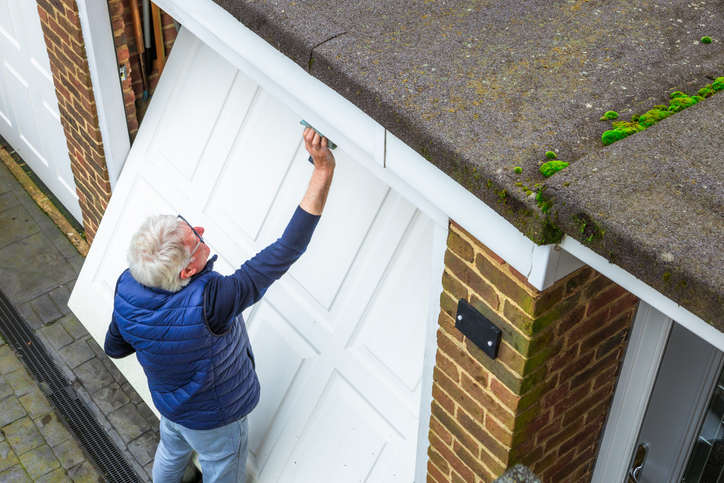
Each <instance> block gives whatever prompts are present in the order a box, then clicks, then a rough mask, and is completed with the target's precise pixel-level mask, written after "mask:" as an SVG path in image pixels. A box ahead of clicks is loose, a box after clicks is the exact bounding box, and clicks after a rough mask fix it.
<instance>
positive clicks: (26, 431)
mask: <svg viewBox="0 0 724 483" xmlns="http://www.w3.org/2000/svg"><path fill="white" fill-rule="evenodd" d="M3 432H4V433H5V438H6V439H7V442H8V443H9V444H10V446H11V447H12V449H13V451H14V452H15V454H17V455H23V454H25V453H27V452H28V451H30V450H33V449H35V448H38V447H40V446H42V445H43V444H45V439H44V438H43V436H42V435H41V434H40V431H38V428H37V427H36V426H35V423H33V420H32V419H30V418H29V417H25V418H22V419H19V420H17V421H15V422H14V423H12V424H9V425H7V426H5V427H4V428H3Z"/></svg>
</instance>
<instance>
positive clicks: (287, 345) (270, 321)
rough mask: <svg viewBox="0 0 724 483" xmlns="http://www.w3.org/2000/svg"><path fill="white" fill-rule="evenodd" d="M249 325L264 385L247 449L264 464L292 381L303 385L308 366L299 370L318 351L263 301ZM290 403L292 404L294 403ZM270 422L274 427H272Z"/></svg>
mask: <svg viewBox="0 0 724 483" xmlns="http://www.w3.org/2000/svg"><path fill="white" fill-rule="evenodd" d="M248 325H249V336H250V338H251V341H252V346H253V347H254V354H255V357H256V367H257V374H258V376H259V381H260V383H261V385H262V387H264V388H265V389H264V390H263V391H262V393H261V399H260V400H259V406H258V411H255V412H254V418H252V420H251V421H250V424H251V428H252V430H251V434H252V437H251V438H250V442H249V449H250V451H251V452H252V453H254V454H255V455H256V456H257V458H258V459H259V462H258V464H261V465H263V464H264V463H265V462H266V457H268V450H269V448H270V447H271V446H273V438H274V436H275V434H276V435H278V433H279V429H281V427H283V425H284V423H285V422H286V418H285V415H284V414H281V413H282V411H280V408H281V406H282V404H283V403H285V402H287V401H288V399H289V397H291V398H293V397H294V395H293V394H292V395H291V396H290V392H291V388H292V385H294V384H297V385H299V386H304V382H305V379H306V378H307V377H308V376H309V370H302V367H303V365H306V366H309V365H310V363H312V362H313V361H314V358H316V357H317V356H318V355H319V351H318V350H317V349H316V348H315V347H314V346H313V345H312V344H311V343H310V342H309V341H308V340H307V339H306V338H305V337H304V336H303V335H302V334H300V333H299V332H298V331H297V330H296V329H295V328H294V327H293V325H292V324H290V323H289V321H288V320H286V319H285V318H284V317H283V316H282V315H281V314H280V313H279V312H278V311H276V310H275V309H274V307H272V306H271V305H270V304H269V303H267V302H265V301H262V302H260V303H259V304H258V308H257V309H256V310H255V312H254V315H253V317H252V319H250V320H249V323H248ZM289 405H291V406H293V403H291V404H289ZM273 424H274V425H276V426H277V427H276V428H274V427H273ZM275 429H276V431H275ZM262 446H265V447H266V448H262ZM260 449H261V451H260ZM264 449H266V450H267V451H266V452H265V451H264Z"/></svg>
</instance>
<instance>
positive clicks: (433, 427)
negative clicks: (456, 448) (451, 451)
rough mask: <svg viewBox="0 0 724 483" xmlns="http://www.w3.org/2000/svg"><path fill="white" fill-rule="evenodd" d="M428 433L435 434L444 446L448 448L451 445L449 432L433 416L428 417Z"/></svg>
mask: <svg viewBox="0 0 724 483" xmlns="http://www.w3.org/2000/svg"><path fill="white" fill-rule="evenodd" d="M433 404H434V403H433ZM430 431H432V432H433V433H435V434H437V436H438V437H439V438H440V439H441V440H442V441H443V442H444V443H445V444H446V445H448V446H450V445H451V444H452V434H450V431H448V430H447V429H446V428H445V426H443V425H442V423H441V422H440V421H438V420H437V418H436V417H435V416H431V417H430Z"/></svg>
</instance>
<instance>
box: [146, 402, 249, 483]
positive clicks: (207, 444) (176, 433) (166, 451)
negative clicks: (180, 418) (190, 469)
mask: <svg viewBox="0 0 724 483" xmlns="http://www.w3.org/2000/svg"><path fill="white" fill-rule="evenodd" d="M160 432H161V441H160V442H159V444H158V449H156V459H155V460H154V462H153V483H179V482H180V481H181V478H182V477H183V474H184V470H185V469H186V465H187V464H188V462H189V459H190V458H191V453H192V451H196V452H197V453H198V454H199V462H200V463H201V471H202V472H203V474H204V483H244V482H245V481H246V454H247V452H248V450H249V423H248V422H247V420H246V418H242V419H240V420H238V421H234V422H233V423H231V424H227V425H226V426H222V427H220V428H216V429H207V430H196V429H188V428H186V427H184V426H181V425H180V424H177V423H174V422H172V421H169V420H168V419H166V418H164V417H163V416H161V431H160Z"/></svg>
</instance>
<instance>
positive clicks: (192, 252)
mask: <svg viewBox="0 0 724 483" xmlns="http://www.w3.org/2000/svg"><path fill="white" fill-rule="evenodd" d="M178 217H179V218H181V221H183V222H184V223H186V224H187V225H188V226H189V228H191V231H192V232H194V235H196V238H198V239H199V242H198V243H197V244H196V247H195V248H194V249H193V250H192V251H191V256H192V257H193V256H194V253H196V250H198V249H199V247H200V246H201V244H202V243H203V244H204V245H205V244H206V242H204V239H203V238H201V235H199V234H198V232H197V231H196V230H194V227H193V226H191V223H189V222H188V221H186V218H184V217H183V216H181V215H178Z"/></svg>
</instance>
